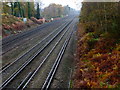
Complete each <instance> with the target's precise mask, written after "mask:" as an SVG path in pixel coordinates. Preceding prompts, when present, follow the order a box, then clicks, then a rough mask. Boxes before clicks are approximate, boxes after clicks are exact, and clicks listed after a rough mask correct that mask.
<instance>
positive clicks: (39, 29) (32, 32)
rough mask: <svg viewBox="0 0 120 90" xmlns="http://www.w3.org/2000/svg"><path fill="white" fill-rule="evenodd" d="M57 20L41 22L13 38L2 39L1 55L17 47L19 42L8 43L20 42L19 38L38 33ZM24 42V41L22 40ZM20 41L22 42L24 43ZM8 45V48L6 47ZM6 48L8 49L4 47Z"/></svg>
mask: <svg viewBox="0 0 120 90" xmlns="http://www.w3.org/2000/svg"><path fill="white" fill-rule="evenodd" d="M62 21H63V20H61V22H62ZM57 22H58V21H55V22H51V23H49V24H48V23H47V24H43V25H41V26H39V27H37V28H34V29H33V30H30V31H28V32H23V33H21V34H19V35H17V36H15V38H12V37H9V38H10V39H9V38H8V40H5V39H4V40H2V49H3V52H2V55H4V54H6V53H7V52H9V51H11V50H12V49H13V48H15V47H17V46H20V44H16V45H15V46H9V45H13V43H16V42H20V41H21V40H23V39H25V38H27V37H29V36H31V35H33V34H36V33H39V32H40V31H41V30H43V29H44V28H46V27H50V26H51V24H55V23H57ZM24 42H26V41H24ZM24 42H22V43H24ZM8 46H9V48H8ZM6 48H8V49H6Z"/></svg>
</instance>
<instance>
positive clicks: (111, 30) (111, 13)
mask: <svg viewBox="0 0 120 90" xmlns="http://www.w3.org/2000/svg"><path fill="white" fill-rule="evenodd" d="M119 10H120V2H119V3H117V2H99V3H98V2H83V3H82V9H81V14H80V22H81V23H84V28H85V30H86V32H96V33H97V34H98V35H100V34H103V35H105V36H111V37H115V38H120V36H119V35H120V11H119Z"/></svg>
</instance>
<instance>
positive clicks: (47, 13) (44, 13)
mask: <svg viewBox="0 0 120 90" xmlns="http://www.w3.org/2000/svg"><path fill="white" fill-rule="evenodd" d="M41 6H42V2H3V12H2V13H8V14H10V15H14V16H16V17H23V18H31V17H35V18H37V19H40V18H41V17H46V18H52V17H53V18H54V17H62V16H65V15H68V14H70V13H71V12H74V10H73V9H72V8H70V7H69V6H64V7H63V6H62V5H59V4H50V5H49V6H48V7H46V8H45V9H41Z"/></svg>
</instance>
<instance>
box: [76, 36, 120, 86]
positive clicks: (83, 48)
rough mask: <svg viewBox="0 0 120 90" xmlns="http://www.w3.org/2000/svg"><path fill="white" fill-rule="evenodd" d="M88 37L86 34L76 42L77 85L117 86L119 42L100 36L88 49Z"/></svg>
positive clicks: (119, 75)
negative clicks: (93, 45)
mask: <svg viewBox="0 0 120 90" xmlns="http://www.w3.org/2000/svg"><path fill="white" fill-rule="evenodd" d="M89 39H90V38H89V37H88V34H87V35H84V36H83V37H82V38H81V40H79V42H78V50H77V55H78V57H79V58H78V61H77V63H79V64H78V66H77V72H76V76H79V78H78V77H74V79H75V80H76V82H75V83H78V84H77V87H79V88H82V87H89V88H113V87H117V85H118V84H120V70H119V69H120V49H119V48H120V44H119V43H118V44H116V43H115V40H114V39H111V40H109V39H105V38H100V39H99V41H98V42H97V43H96V44H95V47H94V48H93V49H91V50H88V48H89V45H88V44H87V40H89ZM74 88H76V87H75V86H74Z"/></svg>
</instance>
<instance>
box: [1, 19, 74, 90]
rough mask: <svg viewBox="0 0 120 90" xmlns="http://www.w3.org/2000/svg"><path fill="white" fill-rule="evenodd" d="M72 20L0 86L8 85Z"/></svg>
mask: <svg viewBox="0 0 120 90" xmlns="http://www.w3.org/2000/svg"><path fill="white" fill-rule="evenodd" d="M71 22H72V20H71V21H70V22H69V23H67V24H66V25H65V26H64V27H63V28H62V29H60V31H59V32H58V33H57V34H56V35H55V36H54V37H53V38H52V39H51V40H50V41H49V42H47V43H46V44H45V46H43V47H42V49H40V50H39V51H38V52H37V53H36V54H35V55H34V56H33V57H32V58H30V59H28V60H27V61H26V62H25V63H24V64H23V65H22V66H21V67H20V68H19V69H18V70H17V71H16V72H14V73H13V74H12V75H11V76H10V77H9V78H8V79H7V80H5V81H4V82H3V83H2V85H0V88H1V89H3V88H5V86H7V85H8V84H9V83H10V82H11V81H12V80H13V79H14V78H15V77H16V76H17V75H18V74H19V73H20V72H21V71H22V70H23V69H24V68H25V67H26V66H27V65H28V64H29V63H30V62H32V61H33V60H34V59H35V58H36V57H37V56H38V55H39V54H40V53H41V52H42V51H43V50H44V49H45V48H46V47H47V46H48V45H49V44H50V43H51V42H52V41H53V40H54V39H55V38H56V37H57V36H58V35H59V34H60V33H61V32H62V31H63V30H64V29H65V28H66V27H67V26H68V25H69V24H70V23H71Z"/></svg>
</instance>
